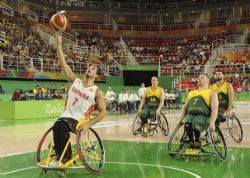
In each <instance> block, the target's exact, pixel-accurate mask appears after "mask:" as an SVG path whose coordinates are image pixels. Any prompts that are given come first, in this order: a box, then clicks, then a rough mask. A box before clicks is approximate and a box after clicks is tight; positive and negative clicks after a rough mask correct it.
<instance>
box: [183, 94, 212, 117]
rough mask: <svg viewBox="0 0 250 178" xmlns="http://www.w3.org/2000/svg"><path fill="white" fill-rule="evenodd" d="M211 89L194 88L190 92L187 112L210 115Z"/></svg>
mask: <svg viewBox="0 0 250 178" xmlns="http://www.w3.org/2000/svg"><path fill="white" fill-rule="evenodd" d="M211 91H212V90H211V89H205V90H193V91H191V92H190V93H189V94H188V100H189V103H188V107H187V114H194V115H206V116H210V114H211V108H210V103H211V101H210V93H211Z"/></svg>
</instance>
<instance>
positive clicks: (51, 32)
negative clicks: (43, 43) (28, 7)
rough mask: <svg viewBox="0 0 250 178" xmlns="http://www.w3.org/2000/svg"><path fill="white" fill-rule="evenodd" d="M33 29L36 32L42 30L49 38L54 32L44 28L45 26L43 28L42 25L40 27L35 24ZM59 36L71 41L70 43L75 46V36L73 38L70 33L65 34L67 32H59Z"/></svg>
mask: <svg viewBox="0 0 250 178" xmlns="http://www.w3.org/2000/svg"><path fill="white" fill-rule="evenodd" d="M35 28H36V29H37V30H38V31H41V30H42V31H43V32H45V33H47V34H50V35H51V36H52V35H53V34H55V31H54V30H52V29H51V28H48V27H46V26H44V25H41V24H37V25H36V27H35ZM60 34H61V35H62V37H63V38H64V39H67V40H69V41H71V42H72V43H75V44H77V37H76V36H74V35H72V34H70V33H67V32H60Z"/></svg>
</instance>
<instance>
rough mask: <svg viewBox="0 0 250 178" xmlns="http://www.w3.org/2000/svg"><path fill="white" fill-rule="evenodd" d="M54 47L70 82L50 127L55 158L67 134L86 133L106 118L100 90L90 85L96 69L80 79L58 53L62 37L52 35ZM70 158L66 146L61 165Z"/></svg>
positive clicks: (67, 136) (63, 144)
mask: <svg viewBox="0 0 250 178" xmlns="http://www.w3.org/2000/svg"><path fill="white" fill-rule="evenodd" d="M56 47H57V56H58V59H59V62H60V66H61V68H62V70H63V72H64V73H65V76H66V77H67V80H68V81H69V82H71V83H72V85H71V87H70V89H69V91H68V95H67V99H66V103H65V108H64V112H63V113H62V115H61V117H60V118H59V119H58V120H57V121H56V122H55V124H54V127H53V134H54V144H55V151H56V155H57V159H59V158H60V156H61V154H62V152H63V149H64V147H65V145H66V142H67V140H68V138H69V132H73V133H76V131H77V130H78V129H79V128H82V129H84V130H87V129H89V127H90V126H91V125H93V124H95V123H97V122H99V121H100V120H102V119H103V118H104V117H105V115H106V106H105V102H104V96H103V94H102V91H101V90H100V89H99V88H97V86H96V85H95V84H94V81H95V79H96V78H97V76H98V73H97V72H98V70H97V67H96V66H95V65H92V66H90V67H89V68H88V69H87V71H86V73H85V74H86V77H85V78H86V79H85V80H82V79H80V78H78V77H77V76H76V75H75V74H74V73H73V72H72V70H71V69H70V67H69V66H68V65H67V63H66V61H65V58H64V54H63V50H62V37H61V36H60V35H59V34H57V35H56ZM95 108H97V110H98V113H97V114H96V115H95V117H94V118H93V119H91V120H90V113H91V112H92V111H94V109H95ZM71 155H72V151H71V147H70V146H69V147H68V150H67V151H66V153H65V156H64V158H63V160H62V162H66V161H67V160H69V159H70V158H71ZM57 161H58V160H54V161H52V162H51V163H50V166H54V165H56V164H57Z"/></svg>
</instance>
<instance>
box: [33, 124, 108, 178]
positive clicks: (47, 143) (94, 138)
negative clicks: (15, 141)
mask: <svg viewBox="0 0 250 178" xmlns="http://www.w3.org/2000/svg"><path fill="white" fill-rule="evenodd" d="M73 137H74V138H73ZM70 146H71V150H72V157H71V159H70V160H68V161H67V162H65V163H63V162H62V160H63V157H64V155H65V152H66V150H67V148H68V147H70ZM55 158H56V153H55V149H54V140H53V127H51V128H49V129H48V130H47V131H46V132H45V134H44V135H43V136H42V139H41V140H40V142H39V144H38V147H37V165H38V166H39V167H40V168H41V169H42V172H44V173H45V174H46V173H47V171H48V170H58V171H60V172H61V175H62V176H64V175H65V170H66V169H77V168H85V169H87V170H88V171H89V172H90V173H91V174H98V173H99V172H100V171H101V170H102V169H103V167H104V164H105V150H104V146H103V143H102V141H101V139H100V137H99V135H98V134H97V132H96V131H95V130H94V129H92V128H90V129H89V130H87V131H83V130H82V129H79V130H78V131H77V133H76V134H74V133H70V137H69V139H68V141H67V144H66V146H65V148H64V150H63V153H62V155H61V157H60V159H59V161H58V163H57V165H56V166H54V167H52V166H50V162H51V161H52V160H55Z"/></svg>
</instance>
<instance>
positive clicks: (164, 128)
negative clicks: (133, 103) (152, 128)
mask: <svg viewBox="0 0 250 178" xmlns="http://www.w3.org/2000/svg"><path fill="white" fill-rule="evenodd" d="M157 120H158V125H159V127H160V130H161V132H162V134H163V135H165V136H168V134H169V126H168V120H167V118H166V116H165V115H164V114H163V113H161V115H160V117H158V118H157Z"/></svg>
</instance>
